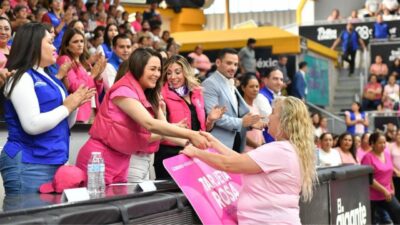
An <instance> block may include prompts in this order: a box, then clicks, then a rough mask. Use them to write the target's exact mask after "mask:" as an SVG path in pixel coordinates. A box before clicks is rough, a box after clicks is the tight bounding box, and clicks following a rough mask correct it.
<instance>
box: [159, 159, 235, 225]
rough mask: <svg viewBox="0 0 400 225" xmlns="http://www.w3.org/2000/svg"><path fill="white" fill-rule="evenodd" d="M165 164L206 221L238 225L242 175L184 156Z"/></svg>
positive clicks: (166, 161) (169, 160) (167, 161)
mask: <svg viewBox="0 0 400 225" xmlns="http://www.w3.org/2000/svg"><path fill="white" fill-rule="evenodd" d="M163 164H164V167H165V168H166V169H167V171H168V172H169V174H170V175H171V177H172V178H173V179H174V180H175V182H176V183H177V184H178V186H179V187H180V188H181V190H182V192H183V193H184V194H185V196H186V197H187V199H188V200H189V202H190V203H191V204H192V206H193V208H194V210H195V211H196V213H197V215H198V216H199V218H200V220H201V222H202V223H203V224H237V218H236V211H237V207H236V205H237V200H238V197H239V193H240V190H241V187H242V181H241V176H240V175H239V174H232V173H226V172H223V171H219V170H216V169H214V168H212V167H210V166H208V165H207V164H205V163H204V162H202V161H201V160H199V159H196V158H195V159H191V158H189V157H187V156H185V155H178V156H175V157H171V158H168V159H166V160H164V161H163Z"/></svg>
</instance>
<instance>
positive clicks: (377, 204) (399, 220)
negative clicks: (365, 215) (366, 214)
mask: <svg viewBox="0 0 400 225" xmlns="http://www.w3.org/2000/svg"><path fill="white" fill-rule="evenodd" d="M379 209H383V210H385V211H386V212H388V213H389V215H390V218H391V219H392V221H393V223H394V224H400V203H399V201H397V199H396V198H395V197H393V198H392V201H390V202H387V201H385V200H382V201H371V215H372V224H376V223H377V222H378V221H377V218H376V216H375V212H376V211H378V210H379Z"/></svg>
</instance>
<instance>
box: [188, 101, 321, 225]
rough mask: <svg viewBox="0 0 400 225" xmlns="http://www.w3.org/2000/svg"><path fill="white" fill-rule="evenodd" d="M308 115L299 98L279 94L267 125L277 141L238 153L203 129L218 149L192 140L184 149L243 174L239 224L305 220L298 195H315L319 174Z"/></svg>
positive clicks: (201, 158)
mask: <svg viewBox="0 0 400 225" xmlns="http://www.w3.org/2000/svg"><path fill="white" fill-rule="evenodd" d="M308 118H309V114H308V110H307V108H306V106H305V105H304V103H303V102H302V101H301V100H299V99H297V98H294V97H287V98H285V97H278V98H277V99H275V104H274V108H273V111H272V114H271V115H270V116H269V126H268V128H269V129H268V131H269V133H270V134H271V135H272V136H273V137H274V138H275V140H276V141H275V142H271V143H268V144H266V145H263V146H261V147H259V148H257V149H255V150H252V151H250V152H247V153H245V154H240V153H237V152H235V151H233V150H231V149H229V148H227V147H226V146H224V145H223V144H222V143H221V142H219V141H218V140H217V139H216V138H214V137H213V136H211V135H210V134H206V133H203V135H205V136H207V138H208V140H209V141H210V143H211V145H212V147H213V148H214V149H216V150H217V151H218V152H219V154H218V153H211V152H208V151H201V150H199V149H197V148H195V147H193V146H188V147H186V148H185V149H184V150H183V151H182V153H184V154H185V155H187V156H190V157H196V158H199V159H200V160H202V161H204V162H206V163H207V164H209V165H211V166H213V167H215V168H216V169H218V170H223V171H228V172H233V173H242V174H243V189H242V191H241V192H240V196H239V200H238V211H237V215H238V222H239V224H301V222H300V216H299V199H300V195H301V196H302V197H303V199H305V200H309V199H311V196H312V185H313V182H314V181H315V180H316V170H315V160H314V158H315V148H314V142H313V131H314V128H313V125H312V123H311V120H309V119H308Z"/></svg>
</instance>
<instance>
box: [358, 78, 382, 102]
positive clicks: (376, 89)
mask: <svg viewBox="0 0 400 225" xmlns="http://www.w3.org/2000/svg"><path fill="white" fill-rule="evenodd" d="M381 100H382V85H381V84H380V83H378V78H377V76H376V75H374V74H371V76H370V77H369V82H368V83H367V84H366V85H365V87H364V92H363V101H362V109H363V110H376V109H377V107H378V105H379V104H381Z"/></svg>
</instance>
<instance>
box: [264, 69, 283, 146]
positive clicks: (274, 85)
mask: <svg viewBox="0 0 400 225" xmlns="http://www.w3.org/2000/svg"><path fill="white" fill-rule="evenodd" d="M261 79H262V82H263V84H264V87H263V88H262V89H260V94H262V95H264V96H265V97H266V98H267V99H268V102H269V104H270V106H271V107H272V103H273V101H274V99H275V97H276V96H279V95H281V90H282V88H283V85H284V83H283V73H282V71H280V70H279V68H277V67H274V68H271V69H270V70H269V72H267V73H266V74H264V76H263V77H262V78H261ZM263 135H264V140H265V143H270V142H273V141H274V138H273V137H272V136H271V135H270V134H269V133H268V128H265V129H264V132H263Z"/></svg>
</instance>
